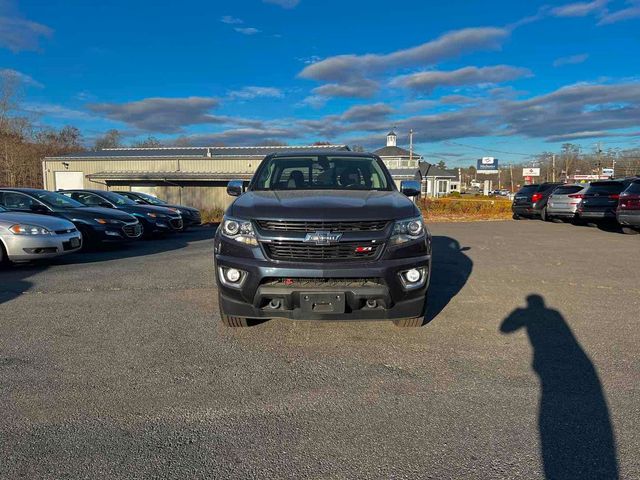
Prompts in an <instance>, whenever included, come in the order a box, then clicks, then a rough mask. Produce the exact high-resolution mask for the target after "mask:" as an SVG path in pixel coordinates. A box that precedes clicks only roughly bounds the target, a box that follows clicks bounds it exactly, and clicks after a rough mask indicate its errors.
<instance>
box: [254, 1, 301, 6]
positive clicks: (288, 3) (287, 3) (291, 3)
mask: <svg viewBox="0 0 640 480" xmlns="http://www.w3.org/2000/svg"><path fill="white" fill-rule="evenodd" d="M262 1H263V2H264V3H272V4H273V5H278V6H280V7H282V8H294V7H297V6H298V4H299V3H300V0H262Z"/></svg>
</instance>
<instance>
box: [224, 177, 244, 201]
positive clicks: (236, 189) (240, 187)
mask: <svg viewBox="0 0 640 480" xmlns="http://www.w3.org/2000/svg"><path fill="white" fill-rule="evenodd" d="M227 193H228V194H229V195H231V196H232V197H239V196H240V195H242V194H243V193H244V182H243V181H242V180H231V181H230V182H229V183H228V184H227Z"/></svg>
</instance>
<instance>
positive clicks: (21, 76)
mask: <svg viewBox="0 0 640 480" xmlns="http://www.w3.org/2000/svg"><path fill="white" fill-rule="evenodd" d="M0 77H2V78H3V79H7V78H15V79H16V80H17V81H18V82H19V83H22V84H23V85H27V86H30V87H37V88H43V87H44V85H42V84H41V83H40V82H38V81H37V80H34V79H33V77H31V76H29V75H27V74H26V73H22V72H19V71H17V70H13V69H11V68H1V69H0Z"/></svg>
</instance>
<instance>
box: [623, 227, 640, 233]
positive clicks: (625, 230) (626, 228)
mask: <svg viewBox="0 0 640 480" xmlns="http://www.w3.org/2000/svg"><path fill="white" fill-rule="evenodd" d="M622 233H626V234H627V235H638V234H639V233H640V230H636V229H635V228H631V227H622Z"/></svg>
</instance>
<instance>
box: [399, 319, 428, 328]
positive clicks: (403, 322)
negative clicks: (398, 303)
mask: <svg viewBox="0 0 640 480" xmlns="http://www.w3.org/2000/svg"><path fill="white" fill-rule="evenodd" d="M423 323H424V317H412V318H398V319H397V320H394V321H393V324H394V325H395V326H396V327H400V328H416V327H421V326H422V324H423Z"/></svg>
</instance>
